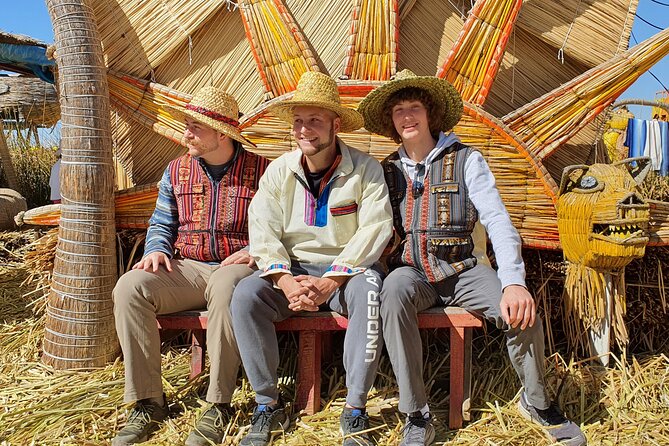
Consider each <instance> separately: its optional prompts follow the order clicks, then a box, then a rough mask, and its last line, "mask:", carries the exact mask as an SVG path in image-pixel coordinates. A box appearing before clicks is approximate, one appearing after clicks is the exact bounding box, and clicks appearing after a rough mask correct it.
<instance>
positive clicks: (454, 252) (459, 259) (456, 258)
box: [427, 236, 476, 282]
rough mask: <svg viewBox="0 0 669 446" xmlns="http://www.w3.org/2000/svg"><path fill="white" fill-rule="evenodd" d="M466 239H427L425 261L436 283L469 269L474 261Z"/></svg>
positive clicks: (430, 237) (432, 237)
mask: <svg viewBox="0 0 669 446" xmlns="http://www.w3.org/2000/svg"><path fill="white" fill-rule="evenodd" d="M471 249H472V246H471V245H470V243H469V238H468V237H434V236H428V237H427V260H428V263H429V264H430V267H431V269H432V271H433V273H434V277H435V280H436V281H437V282H439V281H441V280H444V279H446V278H447V277H450V276H452V275H453V274H457V273H459V272H460V271H463V270H465V269H468V268H471V267H472V266H474V265H475V264H476V259H474V258H472V256H471Z"/></svg>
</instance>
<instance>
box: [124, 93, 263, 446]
mask: <svg viewBox="0 0 669 446" xmlns="http://www.w3.org/2000/svg"><path fill="white" fill-rule="evenodd" d="M184 113H185V116H184V119H185V122H186V130H185V132H184V138H185V139H186V143H187V147H188V153H187V154H186V155H184V156H182V157H180V158H177V159H176V160H173V161H172V162H170V164H169V165H168V166H167V169H165V172H164V174H163V177H162V179H161V181H160V183H159V185H158V200H157V202H156V210H155V211H154V213H153V216H152V217H151V220H150V221H149V229H148V231H147V235H146V245H145V249H144V257H143V258H142V260H140V261H139V262H138V263H137V264H135V265H134V266H133V269H132V271H129V272H128V273H127V274H124V275H123V276H122V277H121V278H120V279H119V281H118V283H117V284H116V287H115V288H114V292H113V298H114V317H115V319H116V331H117V333H118V337H119V340H120V343H121V349H122V350H123V356H124V363H125V372H126V375H125V395H124V399H125V401H126V402H132V401H136V403H135V406H134V408H133V409H132V411H131V413H130V415H129V417H128V422H127V424H126V426H125V427H124V428H123V429H121V430H120V432H119V433H118V435H117V436H116V437H115V438H114V439H113V440H112V444H113V445H114V446H122V445H126V444H134V443H140V442H143V441H146V439H147V437H148V435H149V433H150V432H151V430H153V429H154V428H155V427H156V425H157V423H158V422H160V421H162V420H164V419H165V418H166V417H167V414H168V408H167V401H166V400H165V397H164V394H163V388H162V382H161V371H160V368H161V367H160V336H159V333H158V327H157V325H156V320H155V319H156V315H158V314H166V313H173V312H177V311H183V310H192V309H200V308H205V307H206V308H207V309H208V311H209V322H208V324H209V327H208V328H209V329H208V332H207V350H208V352H209V360H210V366H211V367H210V380H209V389H208V391H207V397H206V398H207V401H209V402H211V403H212V404H211V406H210V407H209V408H208V409H207V410H206V411H205V412H204V414H203V415H202V417H201V418H200V420H199V421H198V423H197V425H196V427H195V429H194V430H193V432H192V433H191V434H190V436H189V437H188V440H187V441H186V445H187V446H199V445H208V444H211V442H213V443H220V442H221V439H222V437H223V433H224V431H223V429H224V428H225V425H226V424H227V419H228V417H229V415H230V414H231V409H230V399H231V397H232V393H233V391H234V389H235V386H236V382H237V372H238V369H239V353H238V350H237V345H236V343H235V338H234V335H233V331H232V324H231V317H230V299H231V298H232V290H233V289H234V287H235V285H236V284H237V282H239V281H240V280H241V279H242V278H244V277H246V276H248V275H250V274H251V273H252V272H253V269H252V267H254V265H255V261H254V260H253V257H251V256H250V255H249V253H248V250H247V249H246V247H247V245H248V223H247V210H248V207H249V203H250V201H251V198H253V195H254V194H255V192H256V190H257V189H258V180H259V178H260V177H261V175H262V174H263V172H264V171H265V168H266V167H267V165H268V164H269V161H268V160H267V159H265V158H263V157H260V156H258V155H255V154H253V153H251V152H247V151H246V150H244V148H243V147H242V143H243V144H246V145H249V146H252V145H253V144H252V143H251V142H249V141H248V140H246V138H244V137H243V136H242V134H241V132H240V130H239V123H238V121H237V120H238V116H239V112H238V107H237V102H236V101H235V100H234V98H233V97H232V96H230V95H229V94H226V93H224V92H223V91H221V90H219V89H216V88H213V87H206V88H203V89H202V90H200V91H199V92H198V93H196V94H195V96H194V97H193V99H192V100H191V102H190V104H189V105H188V106H187V107H186V110H185V112H184Z"/></svg>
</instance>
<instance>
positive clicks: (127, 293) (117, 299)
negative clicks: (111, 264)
mask: <svg viewBox="0 0 669 446" xmlns="http://www.w3.org/2000/svg"><path fill="white" fill-rule="evenodd" d="M150 274H151V273H148V272H146V271H144V270H137V269H134V270H131V271H128V272H127V273H125V274H123V275H122V276H121V277H120V278H119V279H118V281H117V282H116V286H115V287H114V290H113V291H112V300H113V302H114V312H115V313H116V312H118V311H123V310H130V309H132V308H135V307H136V306H137V304H138V303H139V302H142V301H146V296H145V294H146V293H145V286H144V285H145V282H146V281H147V280H148V279H150V277H149V275H150Z"/></svg>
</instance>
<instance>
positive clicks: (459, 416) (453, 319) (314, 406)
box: [157, 307, 483, 429]
mask: <svg viewBox="0 0 669 446" xmlns="http://www.w3.org/2000/svg"><path fill="white" fill-rule="evenodd" d="M157 319H158V327H159V328H160V329H163V330H175V329H176V330H191V331H192V341H191V342H192V353H191V377H195V376H197V375H199V374H200V373H202V370H203V368H204V351H205V331H206V329H207V312H206V311H184V312H180V313H173V314H167V315H161V316H158V318H157ZM275 325H276V329H277V330H278V331H297V332H299V355H298V365H297V367H298V371H297V373H298V376H297V389H296V401H295V405H296V407H297V409H298V410H299V409H304V410H305V411H306V412H307V413H308V414H313V413H315V412H318V411H319V410H320V403H321V399H320V389H321V355H322V341H323V340H327V339H329V335H330V332H332V331H336V330H346V327H347V326H348V320H347V319H346V317H344V316H342V315H340V314H338V313H335V312H318V313H310V312H302V313H299V314H296V315H295V316H292V317H290V318H288V319H286V320H284V321H281V322H278V323H276V324H275ZM418 326H419V327H420V328H448V329H449V330H450V346H451V349H450V355H451V358H450V405H449V415H448V425H449V427H450V428H451V429H456V428H460V427H462V423H463V420H467V421H469V420H470V413H469V408H470V392H471V338H472V329H473V328H476V327H482V326H483V323H482V321H481V319H479V318H478V317H476V316H474V315H473V314H471V313H469V312H468V311H465V310H463V309H461V308H457V307H435V308H431V309H429V310H426V311H423V312H421V313H419V315H418Z"/></svg>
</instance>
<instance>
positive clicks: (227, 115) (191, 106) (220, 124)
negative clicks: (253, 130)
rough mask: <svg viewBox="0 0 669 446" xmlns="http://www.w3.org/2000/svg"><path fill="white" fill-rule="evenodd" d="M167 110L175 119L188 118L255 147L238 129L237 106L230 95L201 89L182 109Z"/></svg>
mask: <svg viewBox="0 0 669 446" xmlns="http://www.w3.org/2000/svg"><path fill="white" fill-rule="evenodd" d="M167 108H169V110H170V112H172V113H174V114H175V115H176V116H175V118H176V119H181V120H183V119H184V118H185V117H186V116H188V117H189V118H191V119H194V120H196V121H197V122H200V123H202V124H204V125H206V126H208V127H211V128H213V129H214V130H216V131H217V132H221V133H223V134H224V135H227V136H229V137H230V138H232V139H234V140H236V141H239V142H240V143H242V144H245V145H247V146H251V147H256V145H255V144H253V143H252V142H251V141H249V140H248V139H246V138H244V137H243V136H242V132H241V130H240V129H239V106H238V105H237V101H236V100H235V98H234V97H232V95H230V94H228V93H226V92H225V91H223V90H221V89H220V88H216V87H203V88H201V89H200V90H198V92H197V93H195V95H193V98H192V99H191V101H190V103H188V104H186V106H185V107H184V108H183V109H181V108H175V107H171V106H168V107H167Z"/></svg>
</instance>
